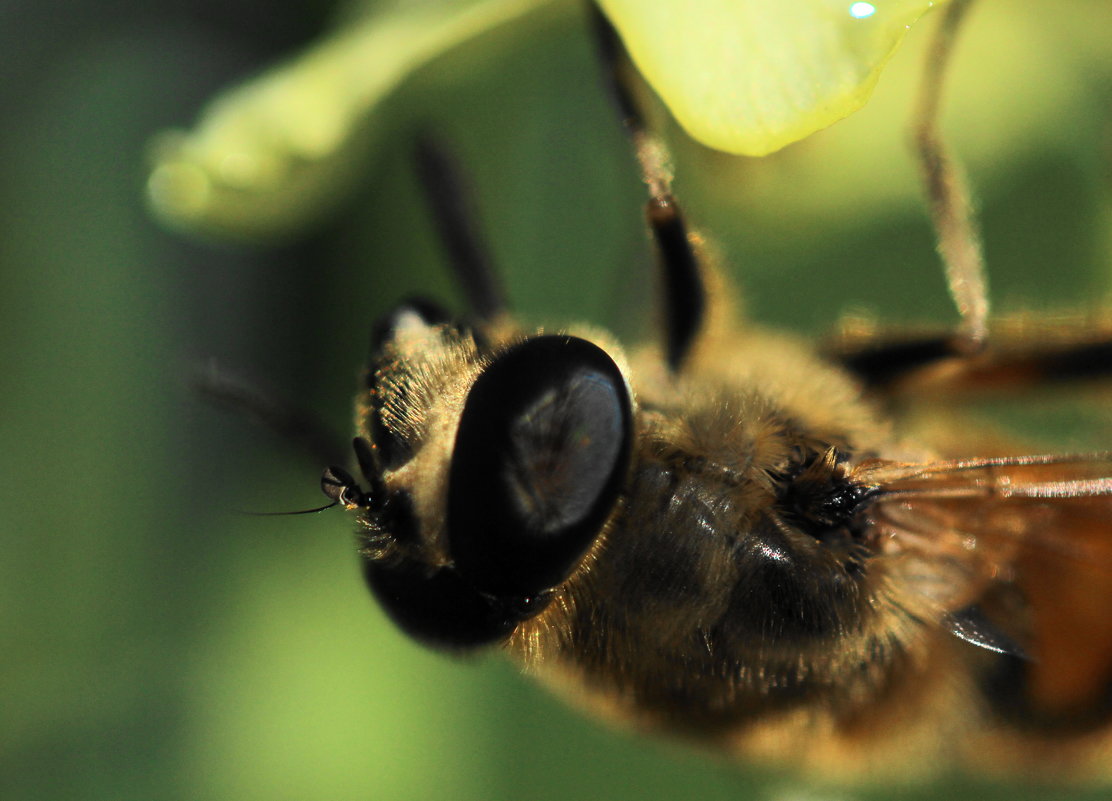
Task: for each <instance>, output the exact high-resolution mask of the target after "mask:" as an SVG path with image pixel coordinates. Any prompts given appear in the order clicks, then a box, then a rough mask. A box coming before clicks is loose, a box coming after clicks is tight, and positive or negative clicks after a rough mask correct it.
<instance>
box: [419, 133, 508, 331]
mask: <svg viewBox="0 0 1112 801" xmlns="http://www.w3.org/2000/svg"><path fill="white" fill-rule="evenodd" d="M416 160H417V175H418V178H419V179H420V183H421V187H422V189H423V190H424V194H425V198H426V200H427V201H428V204H429V207H430V208H431V210H432V216H433V221H434V223H435V225H436V228H437V233H438V234H439V235H440V239H441V241H442V242H443V243H444V248H445V250H446V251H447V253H448V257H449V260H450V262H451V265H452V270H453V272H454V273H455V276H456V280H457V281H458V282H459V285H460V289H461V290H463V293H464V296H465V297H466V298H467V302H468V305H469V306H470V308H471V310H472V312H474V313H475V315H476V316H478V317H479V319H481V320H484V321H490V320H493V319H494V318H496V317H498V316H499V315H500V314H502V313H503V312H505V311H506V297H505V293H504V292H503V290H502V285H501V282H500V281H499V280H498V276H497V275H496V273H495V270H494V267H493V262H492V260H491V258H490V255H489V251H488V250H487V247H486V244H485V243H484V241H483V238H482V237H481V236H480V235H479V232H478V226H477V225H476V224H475V221H474V219H473V218H472V216H471V213H470V212H471V210H472V209H473V208H474V203H472V202H471V199H470V197H468V194H467V192H466V182H465V181H464V180H463V178H462V176H461V174H460V169H459V165H458V164H457V163H456V161H455V159H453V158H452V157H451V155H450V153H449V150H448V149H447V148H446V147H445V146H444V145H443V143H441V142H440V141H438V140H436V139H435V138H433V137H432V136H430V135H427V134H426V135H422V136H420V137H418V139H417V147H416Z"/></svg>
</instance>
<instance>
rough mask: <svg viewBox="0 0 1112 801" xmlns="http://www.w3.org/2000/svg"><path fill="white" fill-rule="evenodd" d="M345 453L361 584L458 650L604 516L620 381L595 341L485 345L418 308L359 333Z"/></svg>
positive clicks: (623, 394) (412, 624)
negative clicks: (365, 353) (359, 393)
mask: <svg viewBox="0 0 1112 801" xmlns="http://www.w3.org/2000/svg"><path fill="white" fill-rule="evenodd" d="M373 344H374V348H373V357H372V363H371V368H370V370H369V371H368V375H367V393H366V395H365V396H364V397H363V399H362V400H361V403H360V413H359V414H360V420H361V428H362V430H361V432H360V433H361V434H362V436H361V437H358V438H357V439H356V448H355V449H356V455H357V457H358V461H359V464H360V468H361V470H362V472H363V473H364V477H365V479H366V481H367V483H368V484H369V485H370V489H369V490H368V491H365V492H364V491H363V490H361V489H360V488H359V487H358V485H357V484H356V482H355V480H354V479H353V478H351V477H350V476H348V475H346V474H344V473H342V471H341V472H337V470H338V469H337V468H331V469H330V472H329V473H326V476H325V491H326V494H329V496H330V497H332V498H333V499H334V500H337V499H338V500H340V501H341V502H342V503H344V504H345V505H346V506H347V507H348V508H351V509H355V511H356V512H357V514H358V515H359V517H360V524H361V529H362V530H364V531H365V533H364V535H363V538H364V542H363V545H364V547H363V549H362V553H363V556H364V568H365V574H366V577H367V580H368V582H369V584H370V586H371V588H372V590H373V591H374V593H375V595H376V596H378V598H379V600H380V602H381V603H382V605H383V607H384V608H385V609H386V611H387V612H388V613H389V614H390V616H391V617H392V618H393V619H394V620H395V622H397V623H398V624H399V625H400V626H401V627H402V628H403V629H404V630H406V631H407V632H408V633H409V634H411V635H412V636H414V637H416V638H417V639H420V640H423V641H426V642H429V643H431V644H434V645H439V646H443V647H449V648H466V647H471V646H475V645H481V644H484V643H487V642H491V641H496V640H499V639H502V638H504V637H506V636H508V635H509V633H510V632H511V631H512V630H513V628H514V627H515V626H516V625H517V624H518V623H519V622H521V621H522V620H525V619H528V618H530V617H532V616H534V615H536V614H537V613H538V612H539V611H541V610H542V609H543V608H544V606H545V603H546V602H547V599H548V598H549V597H550V595H551V591H552V590H553V589H554V588H556V587H557V586H559V585H560V584H561V583H562V582H563V581H564V580H565V579H567V577H568V576H569V575H570V574H571V573H572V572H574V571H575V569H576V567H577V566H578V564H579V563H580V561H581V560H582V558H583V556H584V554H585V553H586V552H587V551H588V550H589V549H590V547H591V545H592V544H593V543H594V541H595V539H596V538H597V537H598V535H599V533H600V532H601V530H602V529H603V527H604V526H605V524H606V522H607V520H608V519H609V518H610V517H611V515H612V513H613V511H614V509H615V507H616V504H617V501H618V497H619V495H620V492H621V488H622V485H623V483H624V481H625V478H626V475H627V472H628V467H629V460H630V451H631V447H632V417H633V412H632V404H631V400H630V394H629V390H628V388H627V385H626V380H625V377H624V376H623V374H622V372H621V370H620V369H619V368H618V366H617V365H616V364H615V362H614V360H613V359H612V358H611V357H610V356H609V355H608V354H607V353H606V352H605V351H604V350H602V349H601V348H600V347H598V346H597V345H595V344H593V343H591V342H589V341H587V340H586V339H581V338H578V337H573V336H567V335H538V336H533V337H527V338H522V337H520V336H515V337H510V338H507V339H506V340H505V341H502V342H497V343H495V344H490V343H488V342H486V341H485V339H482V338H480V337H477V336H476V334H475V333H473V332H472V330H471V329H469V328H468V327H467V326H465V325H462V324H460V323H458V322H455V321H452V320H451V319H450V318H449V317H448V316H447V315H444V314H443V313H442V312H441V311H440V310H439V309H437V308H436V307H434V306H432V305H431V304H425V303H421V304H417V303H410V304H406V305H404V306H402V307H399V308H398V309H396V310H395V311H394V312H392V313H391V314H390V315H388V316H387V317H386V318H384V320H383V321H382V322H381V323H380V324H379V325H378V326H377V327H376V329H375V339H374V343H373Z"/></svg>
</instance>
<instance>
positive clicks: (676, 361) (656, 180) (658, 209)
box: [591, 3, 707, 372]
mask: <svg viewBox="0 0 1112 801" xmlns="http://www.w3.org/2000/svg"><path fill="white" fill-rule="evenodd" d="M591 9H592V11H591V13H592V15H593V17H594V27H595V31H596V34H597V40H598V50H599V55H600V57H601V58H602V62H603V66H604V71H605V77H606V81H607V84H608V87H609V90H610V94H611V97H612V98H613V101H614V105H615V107H616V108H617V109H618V113H619V114H620V115H621V118H622V123H623V125H624V126H625V129H626V133H628V134H629V137H630V139H631V141H632V142H633V149H634V153H635V154H636V156H637V161H638V163H639V164H640V166H641V173H642V176H643V178H644V180H645V184H646V185H647V186H648V189H649V200H648V203H647V205H646V207H645V212H646V217H647V218H648V222H649V227H650V229H651V230H652V234H653V240H654V242H655V244H656V249H657V253H658V256H659V259H660V265H661V293H662V295H663V304H662V305H663V313H664V318H665V332H666V334H665V336H666V342H665V352H666V358H667V361H668V366H669V367H670V368H671V370H672V371H673V372H678V371H679V370H680V369H681V368H682V367H683V364H684V360H685V358H686V357H687V355H688V354H689V353H690V351H691V347H692V345H693V344H694V342H695V339H696V337H697V336H698V334H699V332H700V330H701V329H702V326H703V322H704V318H705V316H706V305H707V293H706V287H705V286H704V280H703V268H702V266H701V264H700V262H699V254H698V250H697V248H696V246H695V242H694V240H693V237H692V235H691V234H690V233H689V232H688V230H687V226H686V224H685V223H684V220H683V213H682V212H681V210H680V207H679V204H678V203H677V202H676V198H675V196H673V194H672V175H671V171H670V168H669V166H668V154H667V151H666V150H665V148H664V147H663V145H662V144H661V143H660V142H659V141H658V140H657V139H656V138H655V137H653V136H652V135H651V134H649V133H648V130H647V128H646V126H645V120H644V115H643V114H642V112H641V109H640V107H639V105H638V103H637V100H636V98H635V96H634V86H633V75H634V69H633V65H632V64H631V63H630V59H629V55H628V54H627V53H626V50H625V47H624V46H623V45H622V42H621V39H620V38H619V36H618V32H617V31H616V30H615V29H614V26H613V25H611V24H610V20H608V19H607V18H606V16H605V15H604V14H603V13H602V11H600V10H599V8H598V7H597V6H596V5H595V4H594V3H592V4H591Z"/></svg>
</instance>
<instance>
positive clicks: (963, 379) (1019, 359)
mask: <svg viewBox="0 0 1112 801" xmlns="http://www.w3.org/2000/svg"><path fill="white" fill-rule="evenodd" d="M848 340H849V341H848V342H846V341H842V342H834V343H833V344H832V345H829V346H828V347H826V348H825V350H824V353H825V355H826V356H827V357H828V358H831V359H832V360H834V361H836V362H838V363H840V364H841V365H842V366H843V367H845V368H847V369H848V370H850V371H851V372H853V373H854V374H855V375H856V376H857V377H858V378H859V379H861V380H862V382H863V383H864V384H865V385H866V387H867V388H868V389H869V390H871V391H873V392H875V393H880V394H884V395H888V396H891V397H896V396H901V395H903V396H909V397H912V396H917V397H921V396H923V395H927V394H933V395H942V394H945V395H950V396H956V395H959V394H962V393H970V394H973V393H982V394H983V393H985V392H1005V391H1007V392H1017V391H1022V390H1025V389H1033V388H1036V387H1047V388H1049V387H1054V386H1064V385H1073V384H1079V383H1082V382H1087V381H1102V380H1103V381H1107V380H1108V379H1109V378H1112V322H1109V321H1107V320H1106V321H1104V323H1103V324H1097V325H1092V324H1090V323H1088V322H1086V321H1084V320H1078V321H1077V322H1076V323H1075V324H1074V325H1071V326H1069V327H1066V326H1063V324H1062V323H1061V322H1060V321H1054V323H1053V324H1052V325H1050V324H1047V323H1042V324H1036V323H1030V324H1027V325H1018V326H1012V327H1007V326H1004V325H1001V326H998V330H997V332H996V333H995V334H994V336H993V341H992V343H991V346H990V347H988V348H986V349H985V350H984V351H982V352H980V353H976V354H968V353H961V352H960V349H959V348H957V347H956V346H955V343H954V341H953V339H952V337H947V336H924V337H919V338H904V339H896V338H891V339H885V338H884V337H883V336H881V335H866V336H864V337H862V336H854V335H853V334H852V333H850V334H849V336H848Z"/></svg>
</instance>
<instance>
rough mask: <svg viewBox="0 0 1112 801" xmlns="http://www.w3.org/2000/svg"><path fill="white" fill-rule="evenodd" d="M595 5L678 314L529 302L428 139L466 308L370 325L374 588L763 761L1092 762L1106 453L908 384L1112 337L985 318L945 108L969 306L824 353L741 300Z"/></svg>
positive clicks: (1074, 354)
mask: <svg viewBox="0 0 1112 801" xmlns="http://www.w3.org/2000/svg"><path fill="white" fill-rule="evenodd" d="M963 5H964V4H961V3H958V4H955V6H953V8H960V7H961V6H963ZM948 19H952V20H954V21H955V22H954V24H956V19H957V15H956V14H955V15H954V16H952V17H950V18H948ZM600 25H601V26H602V32H603V35H602V42H603V48H602V50H603V53H604V55H605V57H606V60H607V64H608V65H609V67H610V68H611V69H610V73H611V74H612V75H613V76H615V79H614V80H613V83H612V88H613V89H614V92H615V95H616V99H617V101H618V105H619V107H620V109H621V111H622V116H623V118H624V119H625V121H626V124H627V127H628V128H629V131H630V133H631V135H632V139H633V142H634V149H635V152H636V154H637V157H638V161H639V163H640V165H641V168H642V170H643V173H644V176H645V179H646V183H647V185H648V190H649V200H648V202H647V219H648V224H649V228H650V231H651V234H652V237H653V240H654V242H655V246H656V250H657V253H658V256H659V262H660V265H661V275H660V280H659V284H660V290H661V292H660V295H661V305H662V318H663V323H662V326H661V329H662V337H661V341H660V342H656V343H650V344H647V345H644V346H641V347H636V348H628V349H627V348H626V347H624V346H622V345H621V344H620V343H619V342H618V341H617V340H616V339H615V338H614V337H612V336H611V335H609V334H608V333H606V332H604V331H600V330H596V329H594V328H591V327H586V326H575V325H573V326H569V327H567V328H566V329H560V330H556V331H547V330H531V329H528V328H526V327H524V326H522V325H520V324H518V323H517V322H515V321H514V320H513V319H512V317H511V316H510V314H509V312H508V304H507V303H506V300H505V298H504V293H503V291H502V289H501V287H500V285H499V283H498V280H497V277H496V275H495V273H494V271H493V270H492V269H491V267H490V262H489V259H488V258H487V257H486V255H485V253H484V252H483V248H482V244H481V242H480V241H479V238H478V237H477V236H476V235H475V232H474V229H473V228H472V226H471V225H470V223H469V221H468V220H467V219H465V214H464V206H465V205H466V204H465V203H464V202H463V200H462V191H461V188H460V187H459V186H458V185H457V183H458V181H457V178H456V176H455V175H454V172H453V170H452V167H451V165H450V163H449V162H448V161H447V160H446V159H445V157H444V155H443V152H442V151H441V150H440V149H439V148H438V147H437V146H436V145H435V144H432V143H429V142H425V143H424V144H423V145H422V146H421V148H420V159H419V162H420V165H421V167H422V170H423V173H424V175H425V183H426V185H428V186H429V187H430V200H431V201H432V205H433V207H434V210H435V211H436V218H437V221H438V224H439V226H440V228H441V233H442V234H443V238H444V239H445V241H446V243H447V245H448V250H449V252H450V253H451V255H452V261H453V266H454V268H455V271H456V274H457V276H458V277H459V278H460V279H461V283H462V286H463V288H464V290H465V292H466V295H467V298H468V301H469V305H470V308H471V312H472V314H471V316H470V317H468V318H467V319H457V318H454V317H452V316H451V315H449V314H447V313H446V312H445V311H444V310H443V309H441V308H440V307H439V306H437V305H436V304H434V303H430V302H428V301H423V300H418V301H409V302H406V303H404V304H402V305H400V306H399V307H398V308H396V309H395V310H394V311H393V312H391V313H390V314H388V315H387V316H386V317H385V318H384V319H383V320H381V321H380V322H379V323H378V324H377V326H376V327H375V330H374V332H373V337H372V340H373V346H372V356H371V358H370V361H369V365H368V367H367V369H366V371H365V373H364V385H363V386H362V388H361V389H360V392H359V394H358V396H357V400H356V418H357V425H358V430H357V435H356V437H355V439H354V442H353V449H354V457H355V463H356V464H357V465H358V473H359V478H356V477H355V476H354V475H352V474H351V473H350V472H349V471H348V470H346V469H345V468H343V467H340V466H332V467H329V468H328V469H327V470H326V471H325V473H324V477H323V479H322V488H323V490H324V492H325V494H326V495H327V496H328V497H329V499H330V500H331V501H332V502H333V503H334V504H339V505H340V506H342V507H344V508H345V509H347V510H348V511H349V512H350V513H351V515H352V517H353V519H354V521H355V526H356V530H357V537H358V546H359V555H360V558H361V561H362V567H363V572H364V575H365V578H366V581H367V583H368V585H369V587H370V589H371V591H372V593H373V594H374V596H375V597H376V598H377V600H378V602H379V603H380V604H381V606H382V608H383V609H384V610H385V611H386V612H387V614H388V615H389V616H390V617H391V618H392V620H393V621H394V622H395V623H396V624H397V625H398V626H399V627H400V628H401V629H402V630H404V631H405V632H406V633H408V634H409V635H410V636H412V637H413V638H415V639H417V640H419V641H421V642H422V643H425V644H427V645H429V646H432V647H434V648H438V649H441V650H445V651H448V652H451V653H465V652H470V651H473V650H476V649H480V648H486V647H492V646H500V647H502V648H504V649H505V650H506V651H507V652H508V653H509V654H510V655H511V656H512V657H513V658H514V659H515V660H517V661H518V662H519V663H520V664H521V665H522V666H524V668H525V669H526V670H528V671H529V672H530V673H533V674H535V675H537V676H538V677H539V678H540V679H541V680H543V681H544V682H546V683H548V684H550V685H551V686H552V687H554V688H555V689H556V690H557V691H558V692H560V693H562V694H564V695H565V696H567V697H568V698H569V699H570V700H572V701H573V702H574V703H578V704H579V705H581V706H583V707H585V708H587V709H589V710H590V711H591V712H592V713H593V714H598V715H603V716H606V717H610V718H612V719H615V720H621V721H625V722H626V723H628V724H630V725H632V726H634V727H637V728H639V729H645V730H652V731H662V732H668V733H672V734H678V735H680V736H683V737H687V738H689V739H694V740H697V741H699V742H702V743H705V744H707V745H709V746H713V747H716V748H720V749H724V750H726V751H728V752H730V753H734V754H738V755H743V756H745V757H747V758H751V759H758V760H766V761H772V762H781V763H792V764H795V765H802V766H803V767H805V768H807V769H811V770H814V771H816V772H821V773H822V774H823V775H828V776H829V775H835V776H837V775H845V774H850V773H853V774H867V775H870V776H876V775H883V774H884V773H885V772H886V771H892V770H894V769H895V767H898V768H899V769H900V770H901V771H904V770H906V768H907V766H908V765H912V766H919V768H920V769H921V770H922V771H928V770H932V769H936V768H937V766H939V765H950V766H970V767H971V766H976V767H987V768H989V769H994V770H1000V771H1014V770H1022V769H1027V768H1030V767H1043V768H1046V769H1049V770H1058V771H1060V772H1063V773H1070V774H1081V773H1085V772H1088V773H1092V774H1096V775H1101V774H1104V775H1107V773H1108V769H1109V767H1112V614H1110V612H1112V570H1110V567H1112V502H1110V500H1109V497H1110V496H1112V454H1110V453H1097V454H1081V455H1078V454H1073V455H1017V454H1015V453H1012V452H1008V451H1007V450H1001V452H999V453H994V454H992V455H983V454H978V453H976V452H974V453H969V454H961V453H954V452H953V448H952V443H953V441H957V440H962V441H963V444H965V445H971V444H975V443H976V442H977V440H978V437H977V436H976V435H975V433H973V434H966V435H964V436H963V435H961V434H960V433H959V434H954V435H950V436H946V437H941V436H940V437H937V438H936V439H937V442H932V441H931V440H930V439H924V440H922V441H915V440H912V439H909V438H908V437H907V432H904V431H902V430H900V428H899V426H898V420H897V418H895V417H893V416H891V414H890V411H891V409H892V407H893V406H895V405H897V404H899V403H914V401H915V398H916V397H922V396H927V395H940V394H941V395H957V394H960V393H962V392H966V391H969V390H970V389H976V388H978V387H1004V386H1007V387H1012V388H1026V387H1033V386H1036V385H1041V384H1047V383H1054V382H1059V381H1072V380H1083V379H1088V378H1099V377H1102V376H1106V375H1107V373H1108V372H1109V368H1110V367H1112V342H1110V341H1109V339H1108V337H1107V336H1106V335H1101V334H1098V335H1090V334H1088V333H1087V332H1082V331H1076V332H1065V333H1062V332H1056V334H1055V335H1054V336H1053V337H1050V336H1045V335H1044V333H1045V332H1043V333H1040V332H1036V331H1034V330H1032V329H1026V330H1023V331H1020V332H1019V333H1017V334H1016V335H1014V336H1013V337H1011V338H1010V339H1009V338H1005V339H1002V340H999V341H998V340H996V339H994V338H993V337H992V336H990V335H989V325H988V322H987V318H988V310H987V304H986V303H985V302H984V296H985V290H984V286H983V281H981V280H980V275H981V271H980V266H979V263H978V258H979V257H978V256H976V255H974V256H969V255H968V254H967V255H962V253H963V249H962V247H961V245H962V244H963V243H966V244H967V243H970V242H975V239H976V237H975V234H974V233H973V232H972V231H971V230H970V225H971V222H970V220H969V219H968V215H967V213H966V211H965V209H966V204H965V203H964V201H963V200H962V198H961V192H960V180H959V179H958V178H957V177H956V176H957V173H956V168H955V167H954V165H953V164H952V163H950V162H949V160H948V158H947V157H946V154H945V152H944V150H943V149H942V148H941V145H940V144H939V143H938V141H937V139H936V137H935V136H934V132H933V128H932V127H931V123H930V118H931V117H932V114H930V113H928V114H927V115H926V118H925V119H927V122H925V123H924V127H923V128H922V129H921V131H920V133H921V136H920V145H921V149H922V153H923V159H924V163H925V164H926V165H927V170H926V171H927V175H928V179H931V180H928V185H929V186H930V189H929V193H930V196H931V199H932V201H933V205H934V208H935V220H936V226H937V228H938V230H939V234H940V240H941V250H942V252H943V255H944V257H945V259H946V261H947V262H948V264H949V266H950V275H951V286H952V288H953V289H954V293H955V296H956V297H957V299H958V302H959V307H960V308H961V309H962V311H963V315H964V317H963V320H964V323H963V326H962V327H961V328H960V329H959V330H958V331H957V332H953V333H948V334H945V335H942V336H914V337H905V338H902V339H900V338H890V337H887V336H883V335H879V334H875V333H874V332H872V331H871V330H864V329H861V330H847V331H844V332H843V333H842V335H841V336H840V337H839V338H837V339H836V340H835V341H833V342H831V343H827V344H826V345H825V346H823V347H815V346H813V345H811V344H808V343H802V342H800V341H798V340H797V339H796V338H794V337H792V336H789V335H785V334H781V333H777V332H774V331H769V330H765V329H762V328H759V327H757V326H753V325H750V324H747V323H745V322H743V321H739V320H737V319H735V317H734V316H733V314H732V310H731V308H730V306H729V301H728V297H729V295H728V290H727V288H726V286H725V281H724V279H723V277H722V276H721V275H719V274H718V273H717V272H716V270H715V269H714V266H713V264H712V263H711V261H710V260H709V259H708V258H707V257H706V255H705V248H704V246H703V242H702V240H701V238H700V236H699V235H698V234H697V233H695V232H693V231H692V230H690V229H689V227H688V225H687V222H686V221H685V218H684V216H683V213H682V210H681V207H680V205H679V203H678V201H677V200H676V198H675V197H674V195H673V194H672V192H671V189H670V186H669V181H668V177H667V171H666V170H665V169H664V168H663V167H662V166H661V165H662V157H661V155H660V148H659V145H658V144H657V143H656V141H655V140H654V139H653V138H652V137H651V135H649V134H648V133H647V132H646V130H645V126H644V125H643V123H642V115H641V114H640V111H639V109H638V108H637V104H636V102H635V100H634V97H633V93H632V92H631V91H630V90H629V87H628V86H627V82H626V80H624V79H623V78H622V77H621V76H622V74H623V70H627V69H628V65H626V63H625V61H624V58H625V56H624V54H623V52H622V51H621V48H620V44H619V43H618V41H617V39H616V38H615V37H614V36H613V33H612V31H609V29H607V28H606V27H605V23H600ZM944 30H945V26H944ZM951 33H952V31H951ZM946 35H949V34H946ZM940 83H941V81H940V79H938V80H936V81H935V82H934V85H936V86H937V85H938V84H940ZM924 105H925V107H929V106H931V105H932V104H931V102H930V100H929V99H928V101H926V102H925V104H924ZM966 250H968V249H966Z"/></svg>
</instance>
